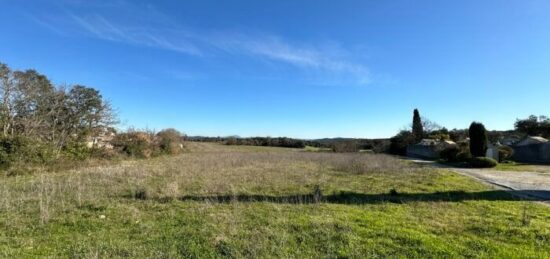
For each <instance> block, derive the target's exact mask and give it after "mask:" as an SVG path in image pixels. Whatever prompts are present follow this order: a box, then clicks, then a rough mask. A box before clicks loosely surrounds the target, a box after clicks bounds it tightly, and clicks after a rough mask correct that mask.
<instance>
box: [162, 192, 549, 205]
mask: <svg viewBox="0 0 550 259" xmlns="http://www.w3.org/2000/svg"><path fill="white" fill-rule="evenodd" d="M520 197H528V199H529V200H535V201H548V199H544V198H542V197H550V191H500V190H492V191H482V192H464V191H449V192H434V193H388V194H362V193H355V192H341V193H338V194H332V195H326V196H317V197H316V196H314V195H313V194H304V195H289V196H270V195H214V196H183V197H180V198H179V200H181V201H204V202H211V203H230V202H270V203H282V204H311V203H334V204H379V203H387V202H390V203H408V202H461V201H470V200H474V201H477V200H481V201H521V200H525V199H522V198H520ZM164 200H166V199H159V201H164Z"/></svg>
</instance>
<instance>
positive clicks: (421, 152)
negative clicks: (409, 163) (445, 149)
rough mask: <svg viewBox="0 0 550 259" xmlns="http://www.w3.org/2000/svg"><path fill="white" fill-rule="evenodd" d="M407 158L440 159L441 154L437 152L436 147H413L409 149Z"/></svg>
mask: <svg viewBox="0 0 550 259" xmlns="http://www.w3.org/2000/svg"><path fill="white" fill-rule="evenodd" d="M407 156H408V157H415V158H424V159H438V158H439V152H437V151H435V146H425V145H411V146H408V147H407Z"/></svg>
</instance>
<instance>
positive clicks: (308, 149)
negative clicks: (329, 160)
mask: <svg viewBox="0 0 550 259" xmlns="http://www.w3.org/2000/svg"><path fill="white" fill-rule="evenodd" d="M304 151H307V152H332V149H330V148H323V147H312V146H306V147H305V148H304Z"/></svg>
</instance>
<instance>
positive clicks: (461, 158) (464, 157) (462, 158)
mask: <svg viewBox="0 0 550 259" xmlns="http://www.w3.org/2000/svg"><path fill="white" fill-rule="evenodd" d="M471 158H472V154H470V150H469V149H468V150H466V151H463V152H460V153H458V155H457V156H456V160H457V161H458V162H466V161H468V160H470V159H471Z"/></svg>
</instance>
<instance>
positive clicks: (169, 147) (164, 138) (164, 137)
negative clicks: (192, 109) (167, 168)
mask: <svg viewBox="0 0 550 259" xmlns="http://www.w3.org/2000/svg"><path fill="white" fill-rule="evenodd" d="M157 137H158V143H159V148H160V150H161V152H162V153H165V154H171V155H173V154H179V153H181V151H182V150H183V144H182V143H183V141H182V134H181V133H180V132H179V131H177V130H175V129H165V130H162V131H160V132H159V133H157Z"/></svg>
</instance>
